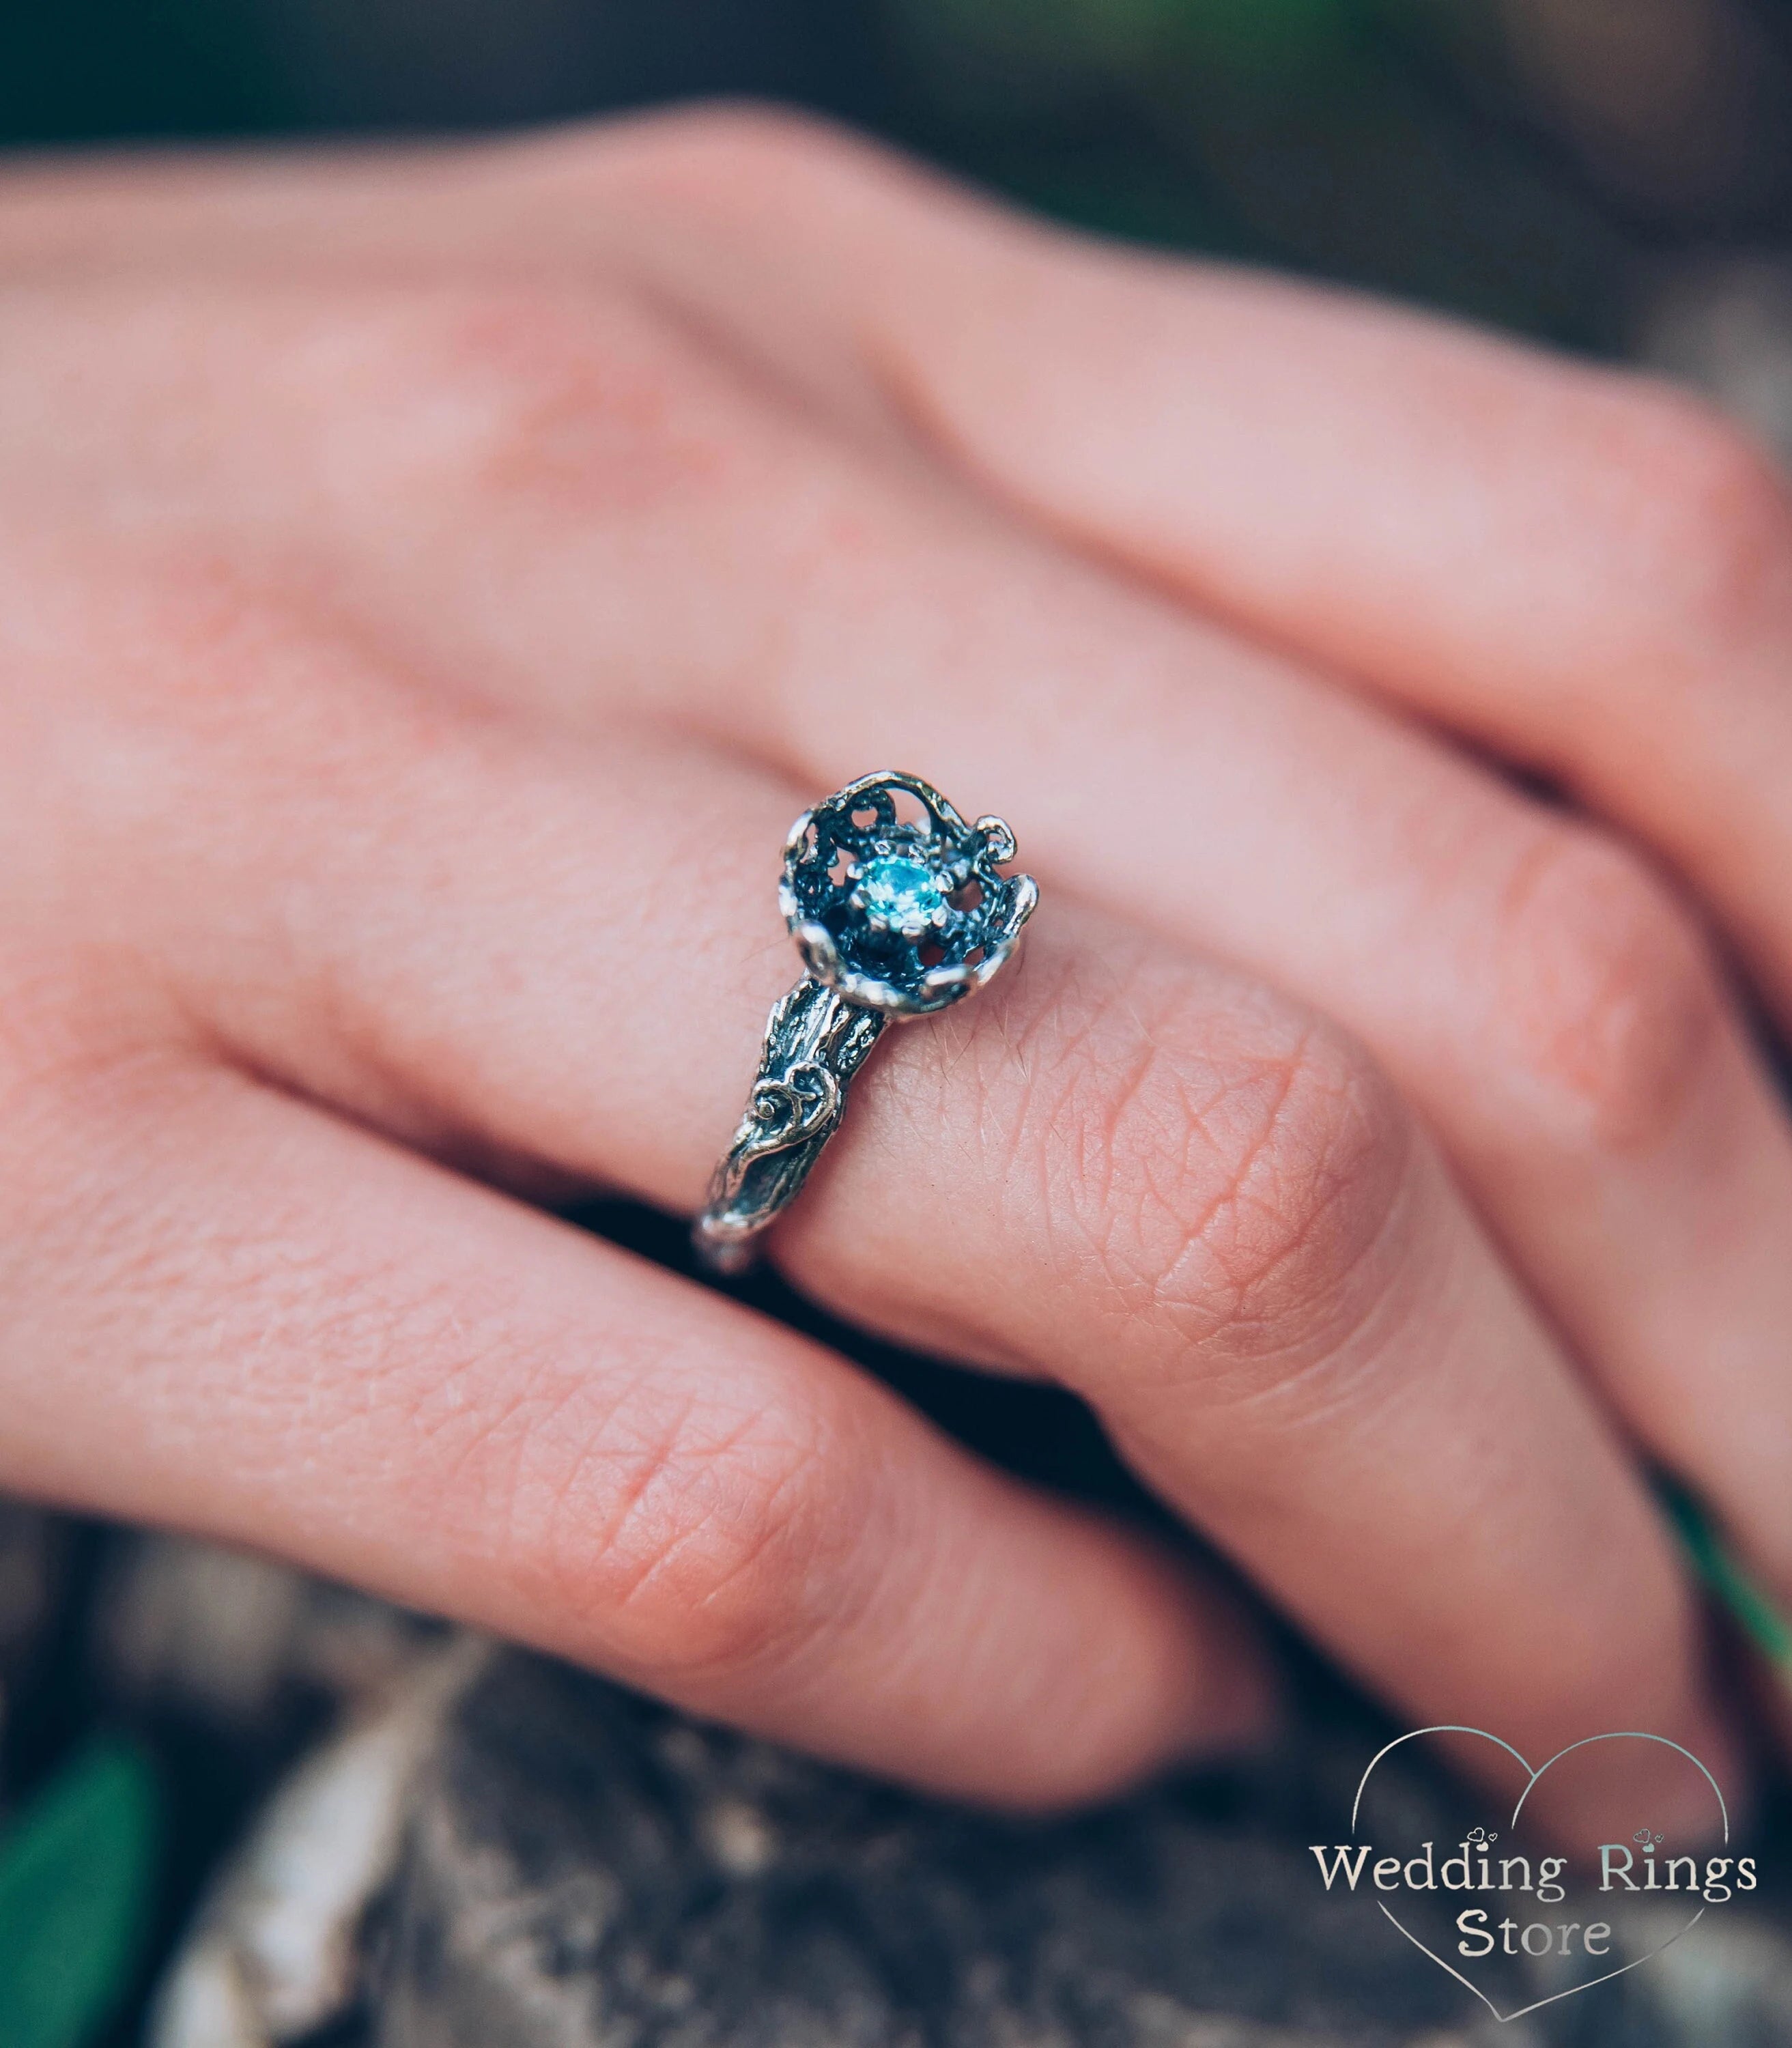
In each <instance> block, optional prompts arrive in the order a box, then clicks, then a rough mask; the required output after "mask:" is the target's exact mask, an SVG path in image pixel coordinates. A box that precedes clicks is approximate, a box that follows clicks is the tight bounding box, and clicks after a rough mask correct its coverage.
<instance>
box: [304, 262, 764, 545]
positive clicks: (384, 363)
mask: <svg viewBox="0 0 1792 2048" xmlns="http://www.w3.org/2000/svg"><path fill="white" fill-rule="evenodd" d="M325 328H326V331H325V332H323V333H322V334H321V335H320V337H319V339H318V347H317V360H316V363H314V364H313V365H312V372H313V376H314V381H315V382H316V385H317V386H318V388H319V390H320V393H321V394H322V397H323V401H324V406H325V413H324V417H323V419H322V421H321V430H322V431H323V432H325V433H326V434H328V433H329V432H332V431H335V429H334V428H333V426H332V422H334V421H348V422H350V423H351V425H352V430H353V432H354V434H355V447H354V448H351V449H345V450H344V451H343V460H342V463H341V464H339V465H337V467H338V469H339V471H341V473H343V474H352V475H356V476H359V477H364V478H367V479H370V481H371V483H372V484H373V487H374V489H375V490H376V491H381V492H394V493H396V494H397V495H401V496H407V497H417V496H423V497H425V498H427V499H428V500H429V502H432V503H434V502H443V499H444V495H445V498H446V501H447V502H451V503H456V502H466V501H467V500H468V499H469V498H471V499H473V500H475V501H483V502H489V501H491V500H492V499H494V498H497V499H500V500H513V499H518V498H522V499H531V498H533V499H538V500H541V501H544V502H545V505H546V506H548V507H549V509H550V510H553V512H554V513H555V514H563V513H564V512H566V511H568V510H570V511H573V512H575V513H579V512H584V513H592V514H603V513H604V512H609V513H611V514H615V515H618V516H627V515H634V514H638V513H640V512H642V511H643V510H653V509H654V508H656V507H657V506H659V505H661V504H662V503H665V502H677V501H678V500H679V499H681V498H686V497H688V496H690V495H692V494H693V492H694V493H696V494H699V495H701V494H704V493H707V491H708V488H709V487H710V486H711V485H712V483H713V481H714V479H716V475H717V472H718V471H726V470H727V467H728V466H729V464H730V460H731V456H732V453H733V451H734V449H735V445H736V444H737V442H738V441H739V440H740V438H741V420H742V417H743V408H742V401H741V400H740V398H739V397H738V396H736V394H735V392H734V390H733V387H732V386H731V385H730V384H729V383H728V382H727V378H725V377H724V376H723V374H721V373H720V369H719V367H718V365H717V364H716V363H715V362H714V361H713V360H712V358H711V356H710V355H709V354H708V352H707V351H706V348H705V346H704V344H703V343H700V342H699V341H698V340H696V339H694V338H693V336H692V334H690V333H688V332H685V331H684V330H683V329H681V328H679V327H677V325H676V324H674V323H673V322H672V321H669V320H666V319H664V318H662V317H660V316H657V315H656V314H655V313H654V312H653V311H652V309H651V308H650V307H649V306H648V305H647V304H646V303H645V302H644V301H637V300H636V299H635V298H634V297H632V296H631V295H630V294H629V293H626V292H623V291H619V290H616V291H610V292H603V291H597V290H592V289H589V288H580V289H573V288H570V287H567V286H563V285H559V284H557V283H555V282H553V281H549V280H545V279H543V280H540V281H531V280H528V279H523V278H516V279H499V280H495V281H482V282H481V283H479V284H478V285H460V284H454V285H443V284H440V283H438V282H429V283H426V284H418V285H398V286H395V287H394V288H392V289H390V290H388V291H368V290H367V289H357V291H356V292H355V294H354V295H353V297H350V298H347V300H346V301H344V302H342V303H339V304H338V305H337V306H336V308H335V309H334V310H333V312H332V316H331V318H330V319H329V320H328V321H327V323H326V324H325ZM345 400H347V401H349V402H347V403H345V402H344V401H345Z"/></svg>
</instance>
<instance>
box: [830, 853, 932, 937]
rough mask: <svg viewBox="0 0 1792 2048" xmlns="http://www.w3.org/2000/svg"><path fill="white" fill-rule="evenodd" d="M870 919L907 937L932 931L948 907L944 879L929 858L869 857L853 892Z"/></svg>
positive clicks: (855, 899)
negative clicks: (931, 865) (929, 863)
mask: <svg viewBox="0 0 1792 2048" xmlns="http://www.w3.org/2000/svg"><path fill="white" fill-rule="evenodd" d="M852 894H853V900H854V902H856V903H857V904H858V906H859V908H860V910H863V912H864V913H865V916H866V918H867V921H869V922H871V924H873V925H878V926H879V927H881V928H882V929H883V930H885V931H887V932H900V933H902V937H904V938H906V939H918V938H919V937H921V935H922V934H923V933H925V932H929V931H931V930H932V929H933V921H934V918H935V916H936V914H937V913H938V912H939V911H941V910H943V909H944V907H945V901H946V891H945V885H944V880H943V879H942V878H941V876H940V875H937V873H936V872H935V871H934V870H933V868H931V867H929V866H928V865H927V864H926V863H925V861H920V860H910V859H906V858H905V857H904V856H903V855H901V854H886V855H884V856H883V857H882V859H878V860H869V861H867V862H866V863H865V867H864V871H863V873H862V874H861V875H860V876H859V886H858V887H857V888H856V889H855V890H853V892H852Z"/></svg>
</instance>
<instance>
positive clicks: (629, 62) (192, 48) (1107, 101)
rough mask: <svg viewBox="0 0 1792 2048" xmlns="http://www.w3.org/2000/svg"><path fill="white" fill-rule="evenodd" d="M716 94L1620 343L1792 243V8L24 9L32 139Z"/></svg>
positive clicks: (6, 123) (505, 116)
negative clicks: (1656, 307)
mask: <svg viewBox="0 0 1792 2048" xmlns="http://www.w3.org/2000/svg"><path fill="white" fill-rule="evenodd" d="M705 94H753V95H767V96H772V97H776V98H779V99H786V100H790V101H794V102H797V103H803V104H807V105H809V106H813V107H819V108H821V109H823V110H824V111H828V112H831V113H833V114H838V115H840V116H843V117H844V118H848V119H851V120H854V121H857V122H860V123H862V124H863V125H866V126H870V127H872V128H874V129H875V130H879V131H880V132H882V133H883V134H887V135H889V136H891V137H893V138H895V139H896V140H898V141H900V142H904V143H906V144H908V145H910V146H912V147H915V148H918V149H923V150H925V152H927V153H929V154H930V155H932V156H934V157H937V158H940V159H941V160H943V161H946V162H948V163H949V164H952V165H957V166H958V167H960V168H961V169H964V170H965V171H967V172H968V173H971V174H972V175H974V176H979V177H981V178H983V179H984V180H987V181H988V182H990V183H991V184H995V185H997V186H999V187H1001V188H1004V189H1007V190H1008V191H1010V192H1014V193H1016V194H1017V195H1018V196H1022V197H1024V198H1026V199H1027V200H1031V201H1033V202H1034V203H1035V204H1039V205H1041V206H1044V207H1045V208H1049V209H1051V210H1053V211H1057V212H1059V213H1061V214H1063V215H1066V216H1067V217H1069V218H1072V219H1077V220H1080V221H1082V222H1084V223H1088V224H1090V225H1092V226H1096V227H1102V228H1105V229H1108V230H1111V231H1115V232H1118V233H1122V234H1127V235H1136V236H1139V237H1142V238H1144V239H1149V240H1152V241H1156V242H1163V243H1166V244H1168V245H1170V246H1177V247H1187V248H1196V249H1204V250H1214V251H1216V252H1219V253H1221V254H1228V255H1234V256H1241V257H1246V258H1253V259H1260V260H1264V261H1268V262H1275V263H1278V264H1281V265H1282V266H1288V267H1292V268H1294V269H1297V270H1306V271H1309V272H1312V273H1317V274H1321V275H1327V276H1333V277H1341V278H1345V279H1348V280H1351V281H1356V282H1361V283H1364V284H1367V285H1373V286H1376V287H1379V288H1381V289H1388V290H1392V291H1395V292H1398V293H1403V294H1406V295H1408V296H1410V297H1416V298H1419V299H1422V300H1425V301H1430V302H1433V303H1435V304H1441V305H1444V306H1447V307H1449V308H1455V309H1458V310H1460V311H1463V312H1468V313H1471V314H1473V315H1476V316H1480V317H1484V318H1488V319H1491V320H1499V321H1501V322H1503V323H1506V324H1511V325H1514V326H1517V327H1519V328H1525V329H1528V330H1530V331H1532V332H1537V333H1540V334H1542V335H1545V336H1550V337H1551V338H1553V339H1557V340H1561V341H1564V342H1567V343H1572V344H1575V345H1579V346H1582V347H1595V348H1612V347H1617V346H1619V345H1620V344H1621V343H1622V341H1623V338H1624V333H1625V327H1626V322H1627V319H1628V317H1629V308H1630V307H1631V304H1633V302H1634V300H1635V295H1636V293H1637V292H1638V290H1639V280H1640V279H1646V278H1647V277H1649V276H1650V274H1652V266H1656V265H1658V263H1660V262H1662V260H1663V259H1672V258H1674V257H1676V256H1677V255H1678V254H1680V253H1681V252H1682V251H1685V250H1700V251H1702V252H1705V253H1708V254H1709V252H1712V251H1713V250H1716V251H1722V250H1726V249H1733V248H1736V247H1738V246H1747V247H1759V246H1770V247H1771V246H1774V245H1775V244H1777V243H1778V242H1780V241H1781V240H1782V239H1784V238H1785V237H1786V234H1787V231H1788V227H1789V225H1792V0H62V4H60V5H58V6H48V5H44V4H41V0H38V4H30V5H22V4H19V0H0V137H4V138H7V139H10V140H12V141H14V142H25V143H37V144H42V143H48V142H89V141H95V140H108V139H113V138H185V137H196V138H197V137H218V136H244V135H247V136H262V135H269V134H287V133H310V134H319V133H325V134H327V133H333V132H341V131H350V130H370V129H372V130H448V129H464V128H468V127H483V126H493V125H499V124H506V123H512V122H523V121H529V120H540V119H557V118H568V117H573V116H577V115H580V114H587V113H593V112H599V111H607V110H614V109H616V108H619V107H630V106H637V105H642V104H648V103H656V102H660V101H664V100H667V99H681V98H688V97H692V96H695V95H705Z"/></svg>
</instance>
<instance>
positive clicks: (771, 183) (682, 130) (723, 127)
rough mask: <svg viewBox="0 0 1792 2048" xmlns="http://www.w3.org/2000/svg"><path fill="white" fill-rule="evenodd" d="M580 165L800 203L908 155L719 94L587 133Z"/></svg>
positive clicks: (691, 191)
mask: <svg viewBox="0 0 1792 2048" xmlns="http://www.w3.org/2000/svg"><path fill="white" fill-rule="evenodd" d="M574 148H575V152H576V154H575V158H574V164H573V168H574V169H575V174H577V172H578V170H579V169H580V165H581V164H582V165H584V166H586V167H592V166H597V167H600V168H601V169H603V170H606V171H609V170H611V169H615V170H619V171H622V172H623V173H624V174H625V175H629V176H633V177H635V178H640V177H642V176H645V177H646V179H647V180H649V181H650V183H651V184H652V185H653V187H654V189H655V190H656V191H659V192H665V193H666V194H668V195H669V196H676V197H677V198H678V199H679V200H681V201H684V202H686V203H689V204H697V205H699V206H704V205H705V204H711V205H714V206H716V207H720V208H727V209H728V210H729V211H734V210H736V209H738V208H742V207H743V206H744V207H746V208H751V209H763V208H767V207H770V208H776V207H778V205H780V204H789V203H791V202H797V203H800V202H801V200H803V199H804V198H805V196H807V195H809V194H810V193H812V192H816V190H818V189H821V190H824V189H826V188H828V187H829V186H831V185H833V184H837V183H838V182H840V180H842V179H844V178H848V177H851V176H854V175H855V174H856V175H859V176H863V174H864V173H865V172H866V171H867V169H875V168H886V167H889V166H891V165H895V164H896V163H898V161H900V160H899V159H898V158H897V157H895V156H894V153H893V152H891V151H890V150H888V149H884V148H882V147H881V146H880V145H878V144H877V143H875V142H870V141H867V140H866V139H865V138H863V137H860V136H859V135H856V134H852V133H851V131H849V130H847V129H844V128H842V127H840V126H837V125H836V124H835V123H833V122H829V121H828V120H826V119H824V118H822V117H821V116H820V115H819V114H812V113H805V112H803V111H800V110H798V109H796V108H793V107H780V106H774V105H770V104H766V103H759V102H755V101H751V100H720V101H712V102H709V103H704V104H700V105H698V106H695V107H679V108H675V109H673V110H672V111H669V112H665V113H655V114H646V115H644V116H642V117H640V118H638V119H636V120H634V121H632V122H628V123H627V124H626V125H625V126H622V127H620V128H616V127H611V128H607V129H605V128H597V129H592V130H588V131H586V133H585V137H584V139H583V140H582V141H580V142H576V143H575V145H574Z"/></svg>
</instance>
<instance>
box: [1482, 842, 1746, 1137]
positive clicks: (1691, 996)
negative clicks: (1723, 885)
mask: <svg viewBox="0 0 1792 2048" xmlns="http://www.w3.org/2000/svg"><path fill="white" fill-rule="evenodd" d="M1501 927H1502V928H1501V931H1500V935H1499V948H1498V961H1497V984H1496V985H1497V988H1498V1002H1499V1010H1500V1018H1499V1023H1500V1029H1501V1030H1502V1032H1503V1035H1504V1036H1505V1038H1506V1039H1507V1044H1508V1045H1509V1046H1510V1047H1511V1049H1512V1053H1513V1056H1514V1057H1515V1060H1516V1063H1517V1065H1518V1067H1519V1072H1521V1074H1522V1076H1524V1077H1525V1078H1526V1080H1528V1081H1529V1082H1530V1084H1531V1085H1532V1086H1533V1088H1541V1091H1542V1104H1543V1107H1544V1111H1545V1115H1546V1120H1547V1121H1548V1122H1549V1123H1551V1124H1553V1126H1554V1127H1555V1128H1556V1130H1557V1133H1558V1135H1559V1136H1560V1137H1561V1139H1563V1140H1564V1141H1565V1142H1567V1143H1568V1144H1569V1146H1571V1147H1573V1148H1579V1147H1582V1146H1588V1145H1591V1146H1596V1147H1598V1148H1600V1149H1604V1150H1615V1151H1628V1150H1640V1149H1644V1148H1647V1146H1649V1145H1650V1144H1651V1143H1652V1142H1655V1141H1656V1140H1658V1139H1659V1138H1662V1137H1664V1136H1665V1135H1666V1134H1667V1132H1668V1131H1670V1130H1671V1129H1672V1128H1673V1127H1674V1125H1675V1123H1676V1122H1677V1120H1678V1117H1679V1115H1680V1114H1681V1111H1682V1109H1683V1108H1684V1107H1685V1104H1686V1102H1687V1100H1688V1097H1689V1094H1690V1092H1691V1091H1692V1088H1693V1084H1694V1083H1695V1082H1696V1080H1697V1077H1698V1075H1699V1073H1700V1072H1701V1070H1702V1069H1703V1066H1704V1064H1705V1058H1706V1056H1707V1055H1708V1054H1709V1052H1710V1051H1711V1050H1712V1049H1713V1047H1714V1046H1715V1045H1716V1042H1717V1040H1718V1037H1719V1034H1720V1026H1721V1023H1722V1020H1723V1016H1724V999H1723V995H1722V991H1721V986H1720V982H1719V980H1718V977H1717V975H1716V971H1715V969H1714V968H1713V966H1712V962H1711V960H1710V958H1709V953H1708V951H1707V948H1706V947H1705V942H1704V940H1703V937H1702V935H1701V933H1700V932H1699V930H1698V929H1697V925H1695V924H1694V923H1693V920H1692V918H1691V917H1689V915H1688V913H1686V912H1685V910H1682V909H1681V906H1679V905H1678V902H1676V901H1675V900H1674V898H1673V896H1672V895H1671V894H1670V892H1669V890H1667V888H1666V886H1664V885H1663V884H1662V882H1659V881H1658V880H1657V879H1655V878H1654V876H1653V875H1651V874H1650V873H1649V871H1647V869H1646V868H1645V867H1643V864H1642V863H1641V862H1640V861H1639V860H1638V859H1635V857H1634V856H1632V855H1629V854H1627V853H1626V852H1625V851H1623V850H1622V849H1620V848H1618V847H1617V846H1616V845H1613V844H1611V843H1610V842H1608V841H1607V840H1604V839H1602V838H1600V836H1598V835H1597V834H1596V833H1595V832H1592V831H1589V830H1587V829H1584V828H1581V827H1578V826H1573V825H1567V824H1562V825H1551V826H1550V827H1548V828H1546V831H1545V832H1544V834H1543V836H1542V838H1541V839H1540V840H1539V841H1538V844H1537V845H1536V846H1535V847H1534V848H1532V849H1531V851H1530V853H1529V855H1527V856H1526V859H1524V860H1523V861H1522V862H1521V863H1520V864H1519V867H1518V869H1517V870H1516V871H1515V875H1514V877H1513V879H1512V882H1511V884H1510V885H1509V886H1508V889H1507V894H1506V898H1505V902H1504V903H1503V906H1502V916H1501Z"/></svg>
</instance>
